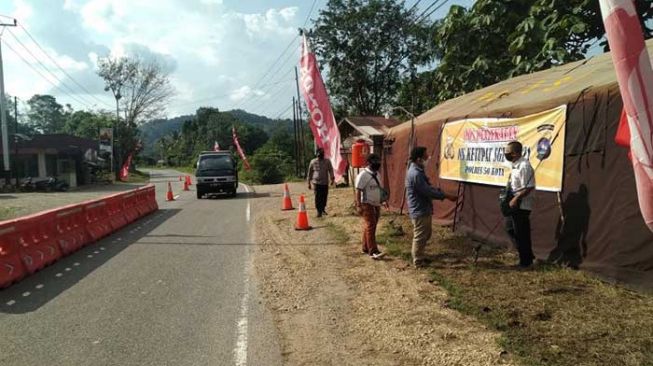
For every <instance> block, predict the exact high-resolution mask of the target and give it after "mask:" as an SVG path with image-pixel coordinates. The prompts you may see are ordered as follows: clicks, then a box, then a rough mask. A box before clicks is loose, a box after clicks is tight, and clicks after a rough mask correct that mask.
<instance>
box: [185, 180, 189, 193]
mask: <svg viewBox="0 0 653 366" xmlns="http://www.w3.org/2000/svg"><path fill="white" fill-rule="evenodd" d="M184 191H190V189H188V182H186V181H185V182H184Z"/></svg>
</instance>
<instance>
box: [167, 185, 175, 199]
mask: <svg viewBox="0 0 653 366" xmlns="http://www.w3.org/2000/svg"><path fill="white" fill-rule="evenodd" d="M174 200H175V197H174V196H173V195H172V185H171V184H170V182H168V194H167V195H166V201H174Z"/></svg>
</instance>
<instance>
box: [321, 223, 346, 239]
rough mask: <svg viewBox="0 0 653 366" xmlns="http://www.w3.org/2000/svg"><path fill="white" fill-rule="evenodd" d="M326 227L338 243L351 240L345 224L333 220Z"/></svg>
mask: <svg viewBox="0 0 653 366" xmlns="http://www.w3.org/2000/svg"><path fill="white" fill-rule="evenodd" d="M326 229H327V230H328V231H329V234H331V237H332V238H333V239H334V240H335V241H337V242H338V243H346V242H348V241H349V234H348V233H347V230H346V229H345V228H344V227H343V226H341V225H338V224H336V223H333V222H328V223H327V224H326Z"/></svg>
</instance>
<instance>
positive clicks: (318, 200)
mask: <svg viewBox="0 0 653 366" xmlns="http://www.w3.org/2000/svg"><path fill="white" fill-rule="evenodd" d="M314 186H315V187H314V188H313V190H314V191H315V208H316V209H317V213H324V209H325V208H326V205H327V197H328V196H329V186H328V185H327V184H314Z"/></svg>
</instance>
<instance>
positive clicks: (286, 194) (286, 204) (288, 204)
mask: <svg viewBox="0 0 653 366" xmlns="http://www.w3.org/2000/svg"><path fill="white" fill-rule="evenodd" d="M288 210H294V208H293V207H292V200H290V191H289V190H288V184H284V186H283V201H282V203H281V211H288Z"/></svg>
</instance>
